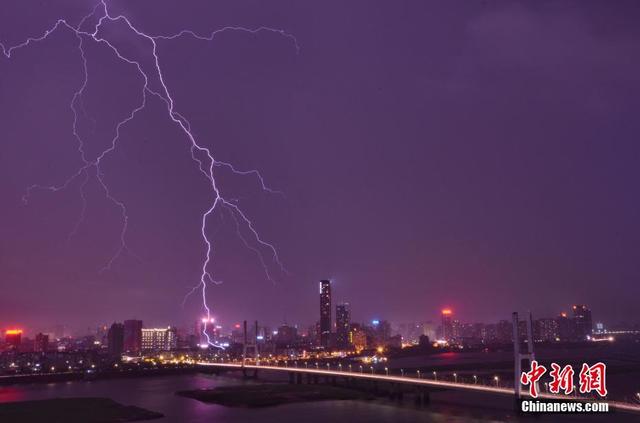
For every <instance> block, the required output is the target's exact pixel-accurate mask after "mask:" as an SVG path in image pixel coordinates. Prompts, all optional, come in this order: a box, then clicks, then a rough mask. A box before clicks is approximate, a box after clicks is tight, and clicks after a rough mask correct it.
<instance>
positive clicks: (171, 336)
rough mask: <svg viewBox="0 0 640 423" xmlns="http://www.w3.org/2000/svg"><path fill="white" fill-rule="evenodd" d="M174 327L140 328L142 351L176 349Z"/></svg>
mask: <svg viewBox="0 0 640 423" xmlns="http://www.w3.org/2000/svg"><path fill="white" fill-rule="evenodd" d="M177 340H178V337H177V333H176V329H175V328H172V327H167V328H159V329H155V328H154V329H142V351H171V350H174V349H176V344H177Z"/></svg>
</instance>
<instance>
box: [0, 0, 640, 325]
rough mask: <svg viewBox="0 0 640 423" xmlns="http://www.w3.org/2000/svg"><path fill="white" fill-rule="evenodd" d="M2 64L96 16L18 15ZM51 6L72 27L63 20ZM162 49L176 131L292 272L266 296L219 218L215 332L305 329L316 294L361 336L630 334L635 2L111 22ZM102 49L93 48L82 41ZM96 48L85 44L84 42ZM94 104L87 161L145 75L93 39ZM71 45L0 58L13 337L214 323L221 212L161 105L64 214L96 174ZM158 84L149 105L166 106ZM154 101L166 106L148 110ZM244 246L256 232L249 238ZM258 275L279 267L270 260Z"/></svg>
mask: <svg viewBox="0 0 640 423" xmlns="http://www.w3.org/2000/svg"><path fill="white" fill-rule="evenodd" d="M6 3H7V4H4V3H3V12H2V13H1V14H0V42H2V43H3V44H4V45H5V47H10V46H13V45H16V44H19V43H21V42H23V41H24V40H25V39H26V38H28V37H29V36H41V35H42V34H43V32H44V30H45V29H47V28H50V27H52V26H53V25H54V24H55V22H56V20H57V19H59V18H64V19H66V20H67V21H68V22H69V23H70V24H72V25H76V24H77V23H78V22H79V20H80V18H81V17H82V16H84V15H86V14H87V13H89V11H90V10H91V9H92V8H93V6H94V5H95V4H96V3H95V1H88V0H86V1H64V2H36V1H24V0H20V1H17V0H15V1H9V2H6ZM61 3H62V4H61ZM109 7H110V11H111V13H112V14H114V15H117V14H124V15H126V16H127V17H128V18H129V19H130V20H131V22H132V23H133V24H134V25H136V26H137V27H138V28H139V29H141V30H144V31H145V32H147V33H150V34H154V35H160V34H173V33H176V32H178V31H180V30H181V29H185V28H188V29H192V30H193V31H195V32H198V33H202V34H208V33H210V32H211V31H212V30H214V29H217V28H220V27H224V26H227V25H233V26H235V25H239V26H244V27H250V28H254V27H260V26H269V27H274V28H281V29H283V30H286V31H287V32H289V33H291V34H294V35H295V37H296V38H297V40H298V43H299V46H300V51H299V53H297V52H296V48H295V45H294V43H293V42H292V40H291V39H288V38H286V37H283V36H281V35H278V34H276V33H270V32H260V33H258V34H256V35H252V34H248V33H243V32H225V33H222V34H220V35H219V36H217V37H216V38H215V39H214V41H211V42H205V41H198V40H194V39H193V38H189V37H185V38H180V39H177V40H164V41H163V40H161V41H158V55H159V57H160V64H161V66H162V68H163V72H164V78H165V82H166V84H167V86H168V87H169V88H170V89H171V92H172V94H173V97H174V100H175V102H176V111H178V112H179V113H180V114H181V115H183V116H185V117H186V118H187V119H189V121H190V122H191V127H192V130H193V133H194V135H195V136H196V137H197V138H198V140H199V142H200V143H201V144H202V145H205V146H207V147H209V148H210V149H211V150H212V151H213V152H214V153H215V155H216V157H217V158H218V159H219V160H223V161H229V162H232V163H234V165H236V166H237V167H238V168H240V169H254V168H257V169H259V170H260V171H261V172H262V174H263V176H264V177H265V180H266V181H267V184H268V185H269V186H271V187H273V188H277V189H279V190H282V191H283V192H284V193H285V194H286V198H282V197H281V196H278V195H269V194H266V193H264V192H261V190H260V186H259V184H258V183H257V181H256V179H255V178H252V177H250V176H244V177H238V176H232V175H231V174H230V173H229V172H228V171H225V170H223V169H219V170H218V171H217V172H216V176H217V180H218V183H219V184H220V186H221V189H222V190H223V193H224V194H225V195H226V196H227V197H228V198H235V199H238V200H239V203H238V204H239V205H240V206H241V207H243V209H244V210H245V211H246V212H247V215H248V216H250V217H251V218H252V219H253V221H254V223H255V227H256V229H258V231H259V232H260V234H261V236H262V237H263V238H264V239H265V240H268V241H269V242H272V243H273V244H274V245H275V246H276V247H277V248H278V251H279V253H280V257H281V259H282V261H283V263H284V264H285V266H286V267H287V269H288V270H289V272H290V274H289V275H286V274H283V273H281V272H279V271H278V268H277V266H273V265H272V263H271V262H268V264H269V269H270V271H271V272H272V273H273V275H274V278H275V279H276V283H275V284H274V283H272V282H270V281H268V280H267V279H266V277H265V275H264V272H263V270H262V267H261V264H260V261H259V260H258V259H257V257H256V255H255V253H254V252H253V251H251V250H247V249H246V248H244V246H243V244H242V242H241V241H240V240H239V239H238V237H237V236H236V229H235V223H234V222H233V220H232V218H231V217H230V215H229V214H228V213H223V212H220V213H217V214H215V215H213V216H212V217H211V218H210V220H209V222H210V224H209V227H210V230H209V232H208V234H209V235H210V238H211V239H212V240H213V241H214V247H215V257H214V264H213V265H212V266H210V268H209V270H210V271H211V272H212V274H213V275H214V277H215V278H216V279H221V280H223V281H224V283H223V284H221V285H219V286H215V287H214V286H210V287H209V291H208V292H209V305H210V307H211V308H212V311H213V314H214V315H215V316H218V317H219V318H220V319H221V320H222V321H223V323H234V322H235V321H238V320H240V319H244V318H246V319H254V318H257V319H259V320H261V321H264V322H266V323H270V324H278V323H281V322H282V321H284V320H286V321H288V322H290V323H303V324H306V323H310V322H313V321H315V319H317V315H318V313H319V312H318V286H317V281H318V280H319V279H322V278H332V279H333V280H334V299H335V301H341V300H347V301H350V302H351V304H352V309H353V317H354V318H355V319H356V320H365V319H366V320H369V319H371V318H374V317H376V318H383V319H389V320H392V321H398V322H399V321H420V320H429V319H434V318H436V317H437V313H438V310H439V309H440V308H441V307H442V306H444V305H447V306H451V307H452V308H453V309H454V311H455V312H456V313H457V315H458V316H459V317H460V318H461V319H462V320H465V321H466V320H485V321H490V320H497V319H500V318H507V317H508V316H509V313H510V312H511V311H514V310H516V309H519V310H522V311H524V310H526V309H532V310H533V311H534V315H537V316H551V315H555V314H556V313H558V312H559V311H561V310H563V309H566V308H567V307H568V306H569V305H570V304H572V303H575V302H579V303H586V304H588V305H590V306H591V308H592V309H593V313H594V319H596V320H604V321H606V322H617V321H621V320H630V321H637V320H640V313H639V312H638V308H637V299H638V297H639V296H640V283H639V280H640V260H639V259H638V257H639V253H640V247H639V245H640V225H639V224H638V222H639V217H640V216H639V212H640V196H639V195H638V188H637V186H638V181H639V180H640V166H638V164H639V161H640V144H639V139H638V134H640V119H638V116H637V115H638V110H640V29H638V28H639V27H638V25H637V22H638V21H639V20H640V4H638V3H637V2H634V1H628V2H625V1H617V2H615V4H612V2H610V1H604V0H603V1H598V2H596V1H573V2H572V1H563V2H557V1H554V2H546V1H530V2H522V3H518V2H495V1H484V2H480V1H477V2H470V1H441V2H433V1H385V2H370V1H352V2H343V1H317V2H300V1H294V0H292V1H287V2H264V1H251V2H245V1H227V2H212V1H204V0H201V1H189V2H185V1H157V0H137V1H129V2H125V1H112V2H110V3H109ZM91 25H92V23H91V22H88V23H87V27H90V26H91ZM93 25H95V23H93ZM104 29H105V30H104V32H103V33H102V35H104V36H105V37H106V38H108V39H109V40H110V41H111V42H113V43H114V45H117V46H118V48H119V49H121V51H122V52H124V53H125V54H126V55H127V57H130V58H135V59H136V60H139V61H141V63H144V64H146V65H148V66H151V55H150V47H151V44H150V43H149V42H146V41H144V40H142V39H140V38H139V37H138V38H136V37H134V36H132V33H131V31H128V30H127V28H125V27H124V25H114V24H111V25H105V28H104ZM85 41H86V43H85V52H86V57H87V63H88V74H89V78H88V85H87V87H86V89H85V92H84V95H83V96H82V101H81V106H82V107H81V108H82V111H81V112H80V113H79V117H78V125H77V126H78V132H79V135H80V136H81V137H82V139H83V140H84V142H85V151H86V154H87V156H88V158H89V159H95V157H96V155H97V154H99V152H100V151H102V150H104V149H105V148H106V146H107V145H109V143H110V140H111V139H112V138H113V137H114V135H115V132H114V131H115V125H116V123H117V122H118V121H121V120H122V119H124V118H125V117H126V116H128V115H129V113H130V112H131V110H132V109H133V108H134V107H136V106H137V105H138V104H139V102H140V101H141V89H142V80H141V78H140V76H139V75H138V74H137V73H136V71H135V67H133V66H132V65H128V64H126V63H124V62H122V61H120V60H118V59H117V57H116V56H115V55H114V54H113V52H112V51H111V50H109V49H108V48H107V47H105V46H104V45H100V44H96V43H95V42H91V41H90V40H88V39H87V40H85ZM77 46H78V40H77V38H75V36H74V35H73V33H72V32H71V31H69V30H66V29H62V28H61V29H60V30H58V31H56V32H54V33H52V34H51V35H50V36H49V37H48V39H47V40H46V41H43V42H40V43H36V44H32V45H30V46H28V47H27V48H23V49H20V50H15V51H14V52H13V54H12V56H11V58H10V59H7V58H6V57H4V56H0V117H1V119H0V139H1V140H2V141H1V148H0V198H1V201H0V213H1V216H2V219H1V220H0V284H1V285H0V286H1V287H2V294H1V295H0V327H5V326H7V325H23V326H26V327H34V328H43V327H46V326H47V325H50V324H54V323H65V324H68V325H70V326H72V327H87V326H93V325H95V324H98V323H102V322H111V321H114V320H124V319H127V318H132V317H138V318H140V319H143V320H144V321H145V324H147V325H165V324H169V323H174V324H185V323H187V322H191V321H193V320H195V319H196V318H197V317H198V316H200V313H201V309H202V305H201V302H200V300H199V297H198V295H194V296H192V297H190V298H188V300H187V302H186V304H185V306H184V307H183V306H182V301H183V297H184V295H185V294H186V293H187V292H188V291H189V290H190V289H191V287H193V286H194V285H196V284H197V282H198V280H199V277H200V267H201V262H202V259H203V256H204V244H203V241H202V238H201V235H200V219H201V215H202V213H203V212H204V211H205V210H206V209H207V207H208V206H209V205H210V203H211V200H212V194H211V191H210V189H209V186H208V184H207V180H206V179H205V178H204V176H203V175H202V174H201V173H200V172H199V171H198V168H197V166H196V165H195V163H194V162H193V161H192V159H191V157H190V152H189V144H188V140H187V138H186V137H185V135H184V133H182V132H181V131H180V129H179V128H178V127H177V125H176V124H175V123H173V122H171V120H170V119H169V118H168V115H167V111H166V106H165V104H164V103H162V102H161V101H160V100H159V99H158V98H150V100H149V101H148V104H147V107H146V108H145V109H144V110H143V111H141V112H140V113H139V114H137V115H136V117H135V119H134V120H132V121H131V122H130V123H128V124H126V125H124V126H123V127H122V128H121V138H120V141H119V144H118V147H117V149H116V150H115V151H114V152H113V153H112V154H110V155H108V156H107V158H106V159H105V160H104V162H103V172H104V180H105V182H106V183H107V184H108V185H109V187H110V189H111V193H112V194H113V195H114V196H115V197H117V198H118V199H119V200H121V201H122V202H123V203H125V204H126V206H127V209H128V212H129V226H128V231H127V234H126V240H127V244H128V245H129V247H130V248H131V251H132V252H133V253H134V254H135V255H133V254H127V253H125V254H123V255H122V256H120V257H119V258H118V259H117V260H116V261H115V263H114V264H113V266H112V268H111V270H107V271H102V272H101V271H100V269H101V268H102V267H103V266H104V265H105V263H106V262H107V261H108V260H109V259H110V257H111V256H112V255H113V254H114V253H115V251H116V250H117V249H118V246H119V239H118V234H119V231H120V230H121V225H122V220H121V217H120V210H119V209H118V208H117V207H116V206H115V205H114V204H113V203H110V202H109V201H108V199H106V198H105V194H104V191H103V190H102V188H101V187H100V185H99V184H98V183H97V181H96V179H95V177H94V175H92V176H91V177H90V178H89V179H88V183H87V185H86V189H85V192H86V199H87V207H86V217H85V219H84V221H83V222H82V223H81V225H80V226H79V227H78V230H77V232H76V233H75V235H74V236H72V237H70V238H69V234H70V233H71V232H72V231H73V229H74V225H75V224H76V222H77V220H78V216H79V214H80V212H81V208H82V201H81V196H80V186H81V184H82V182H83V180H84V179H83V178H82V177H81V178H79V179H77V180H75V181H74V182H72V183H71V184H70V185H69V187H68V188H67V189H65V190H61V191H59V192H55V193H53V192H49V191H42V190H34V191H32V192H31V196H30V199H29V203H28V204H27V205H26V206H25V205H24V204H23V202H22V197H23V195H24V194H25V192H26V190H27V188H28V187H29V186H31V185H33V184H41V185H59V184H62V183H64V181H65V180H66V179H67V178H68V177H70V176H71V175H73V174H74V173H75V172H76V171H77V169H78V168H79V167H80V166H81V165H82V162H81V159H80V156H79V153H78V151H77V141H76V140H75V138H74V137H73V133H72V125H73V114H72V111H71V109H70V103H71V100H72V97H73V93H74V92H75V91H76V90H78V88H79V87H80V85H81V84H82V80H83V74H82V61H81V56H80V54H79V50H78V48H77ZM154 84H155V85H154ZM157 84H158V83H157V81H156V80H153V81H151V85H152V86H153V87H154V88H157V87H158V85H157ZM245 233H246V232H245ZM263 252H264V254H265V257H266V259H267V260H268V258H269V257H268V251H266V250H263Z"/></svg>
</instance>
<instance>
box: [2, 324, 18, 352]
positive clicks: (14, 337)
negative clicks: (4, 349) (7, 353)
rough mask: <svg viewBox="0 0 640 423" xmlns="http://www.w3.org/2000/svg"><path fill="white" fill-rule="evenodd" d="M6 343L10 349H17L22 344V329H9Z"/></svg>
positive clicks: (5, 338)
mask: <svg viewBox="0 0 640 423" xmlns="http://www.w3.org/2000/svg"><path fill="white" fill-rule="evenodd" d="M4 342H5V343H6V344H7V345H8V346H9V348H13V349H17V348H18V347H20V343H21V342H22V329H9V330H7V331H6V332H5V333H4Z"/></svg>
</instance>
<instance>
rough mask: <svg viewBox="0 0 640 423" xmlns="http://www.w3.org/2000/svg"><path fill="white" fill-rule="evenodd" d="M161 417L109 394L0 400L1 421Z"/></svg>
mask: <svg viewBox="0 0 640 423" xmlns="http://www.w3.org/2000/svg"><path fill="white" fill-rule="evenodd" d="M162 417H164V415H163V414H162V413H158V412H155V411H149V410H145V409H144V408H140V407H137V406H133V405H123V404H120V403H118V402H116V401H114V400H112V399H110V398H91V397H89V398H55V399H46V400H34V401H17V402H7V403H0V421H3V422H21V423H31V422H33V423H38V422H45V421H47V422H65V423H76V422H77V423H116V422H135V421H142V420H152V419H159V418H162Z"/></svg>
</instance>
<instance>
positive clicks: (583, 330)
mask: <svg viewBox="0 0 640 423" xmlns="http://www.w3.org/2000/svg"><path fill="white" fill-rule="evenodd" d="M572 309H573V321H574V326H575V331H576V333H575V335H576V338H577V339H578V340H580V341H583V340H585V339H586V337H587V335H591V333H592V332H593V322H592V321H591V310H589V309H588V308H587V306H586V305H584V304H576V305H574V306H573V307H572Z"/></svg>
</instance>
